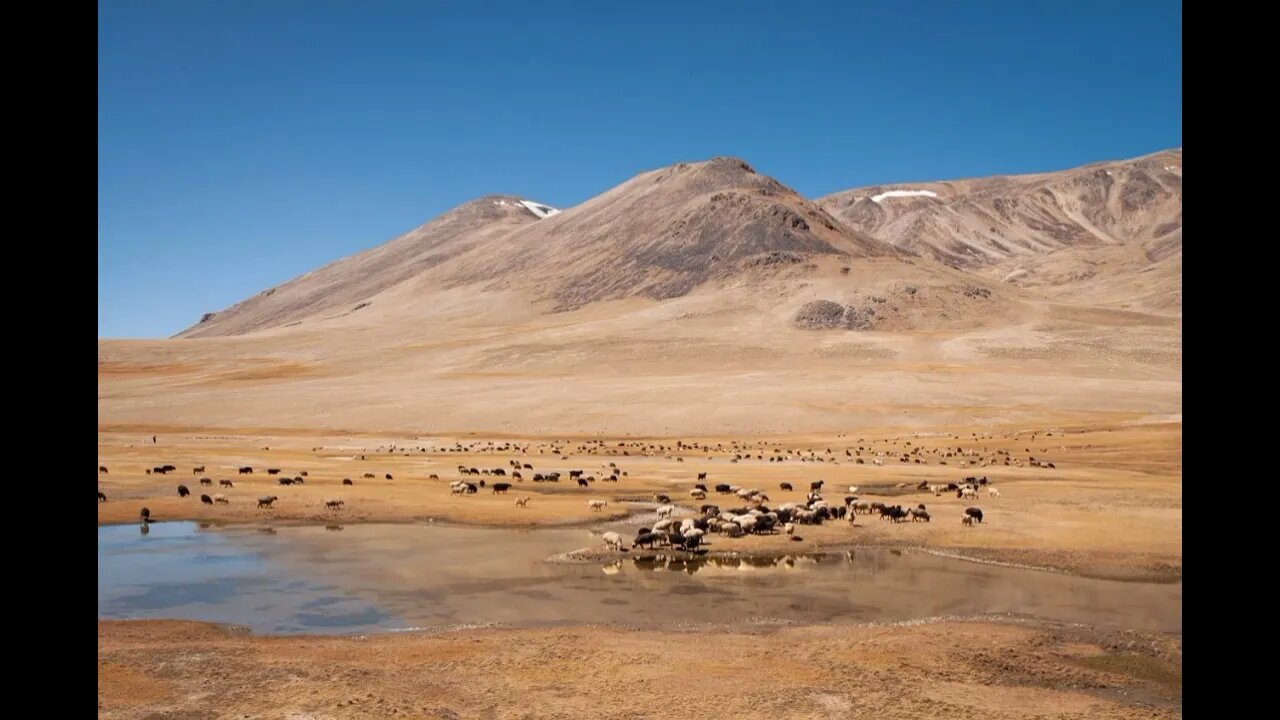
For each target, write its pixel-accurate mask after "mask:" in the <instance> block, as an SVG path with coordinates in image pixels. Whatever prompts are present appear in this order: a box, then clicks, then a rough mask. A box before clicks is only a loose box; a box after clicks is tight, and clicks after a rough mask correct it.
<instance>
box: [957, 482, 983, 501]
mask: <svg viewBox="0 0 1280 720" xmlns="http://www.w3.org/2000/svg"><path fill="white" fill-rule="evenodd" d="M956 497H958V498H977V497H978V491H977V490H974V489H973V488H971V487H969V486H968V485H966V486H964V487H962V488H960V489H959V490H957V491H956Z"/></svg>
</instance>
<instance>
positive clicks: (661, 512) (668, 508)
mask: <svg viewBox="0 0 1280 720" xmlns="http://www.w3.org/2000/svg"><path fill="white" fill-rule="evenodd" d="M675 510H676V506H675V505H663V506H662V507H660V508H658V510H657V514H658V517H660V518H664V517H671V513H673V512H675Z"/></svg>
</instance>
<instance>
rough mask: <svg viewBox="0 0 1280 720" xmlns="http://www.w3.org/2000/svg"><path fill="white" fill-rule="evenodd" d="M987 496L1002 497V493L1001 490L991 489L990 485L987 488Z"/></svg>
mask: <svg viewBox="0 0 1280 720" xmlns="http://www.w3.org/2000/svg"><path fill="white" fill-rule="evenodd" d="M987 495H988V496H990V497H1000V491H999V490H997V489H995V488H993V487H991V486H990V485H988V486H987Z"/></svg>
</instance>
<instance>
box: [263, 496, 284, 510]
mask: <svg viewBox="0 0 1280 720" xmlns="http://www.w3.org/2000/svg"><path fill="white" fill-rule="evenodd" d="M279 499H280V498H278V497H276V496H275V495H261V496H259V497H258V507H260V508H264V507H265V508H269V507H271V503H273V502H275V501H276V500H279Z"/></svg>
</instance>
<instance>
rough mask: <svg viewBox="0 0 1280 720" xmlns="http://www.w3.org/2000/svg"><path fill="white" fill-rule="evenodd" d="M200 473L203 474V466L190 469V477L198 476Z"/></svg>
mask: <svg viewBox="0 0 1280 720" xmlns="http://www.w3.org/2000/svg"><path fill="white" fill-rule="evenodd" d="M202 472H204V466H203V465H197V466H195V467H193V468H191V474H192V475H199V474H200V473H202Z"/></svg>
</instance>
